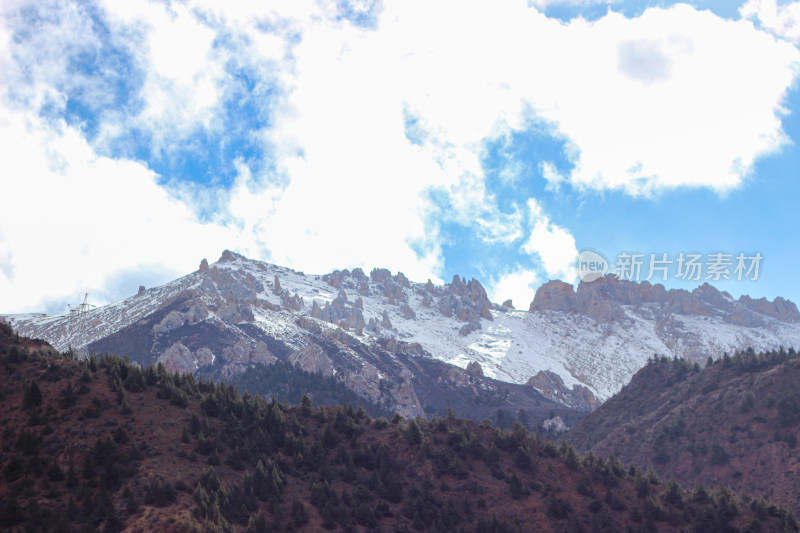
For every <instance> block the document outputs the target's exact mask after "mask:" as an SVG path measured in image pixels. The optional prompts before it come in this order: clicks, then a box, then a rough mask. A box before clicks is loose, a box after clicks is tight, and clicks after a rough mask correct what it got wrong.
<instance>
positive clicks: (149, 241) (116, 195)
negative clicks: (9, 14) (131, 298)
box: [0, 110, 235, 312]
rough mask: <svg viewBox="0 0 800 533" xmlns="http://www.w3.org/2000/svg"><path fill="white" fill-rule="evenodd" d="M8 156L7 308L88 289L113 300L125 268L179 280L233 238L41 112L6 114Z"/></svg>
mask: <svg viewBox="0 0 800 533" xmlns="http://www.w3.org/2000/svg"><path fill="white" fill-rule="evenodd" d="M0 159H2V161H3V175H4V179H3V197H4V202H3V209H2V210H0V228H2V233H0V261H2V263H0V294H2V295H3V304H4V308H5V309H4V311H6V312H8V311H41V310H43V309H45V308H48V305H49V304H51V303H52V302H57V301H65V300H66V301H68V300H69V299H71V298H72V299H75V298H77V295H78V293H80V292H83V291H88V292H91V293H92V294H93V297H94V299H95V303H107V302H108V300H107V299H105V297H106V296H107V295H108V294H112V293H113V294H115V295H116V294H118V291H117V290H116V288H115V287H109V286H108V285H107V284H108V283H109V281H111V280H112V279H113V277H114V275H115V274H116V273H118V272H122V271H126V270H127V271H132V270H136V269H139V270H141V271H143V272H148V271H151V270H158V271H160V272H161V273H162V274H163V273H166V274H167V275H172V276H175V277H177V276H178V275H183V274H186V273H188V272H191V271H192V270H194V269H195V268H196V267H197V263H198V262H199V260H200V259H201V258H202V257H203V255H208V256H209V257H216V256H217V254H219V251H220V250H222V249H224V247H225V246H228V245H229V243H230V242H231V241H232V239H231V237H232V236H231V235H230V234H229V233H228V232H227V231H226V230H224V229H223V228H220V227H216V226H213V225H209V224H201V223H199V222H198V221H197V219H196V217H195V216H194V214H193V213H192V211H191V209H189V208H188V207H187V206H186V205H184V204H182V203H180V202H178V201H176V200H175V199H173V198H171V197H170V196H169V195H168V194H167V192H166V191H165V190H164V189H163V188H161V187H159V186H158V185H157V183H156V176H155V175H154V174H153V172H152V171H150V170H149V169H147V168H146V167H145V166H144V165H142V164H141V163H139V162H135V161H129V160H119V159H111V158H108V157H102V156H98V155H97V154H96V153H95V152H94V151H93V149H92V147H91V146H89V144H88V143H87V142H86V140H85V139H84V138H83V136H82V135H81V132H80V131H79V130H76V129H75V128H72V127H69V126H67V125H65V124H63V123H62V124H60V125H59V127H58V128H57V129H56V130H54V129H52V128H51V124H49V123H43V122H42V121H41V120H40V119H39V117H37V116H36V115H34V114H32V113H29V112H17V111H11V112H10V111H8V110H5V111H3V112H0ZM234 244H235V242H234ZM132 283H137V281H133V280H132ZM50 310H51V311H55V312H60V311H63V309H50Z"/></svg>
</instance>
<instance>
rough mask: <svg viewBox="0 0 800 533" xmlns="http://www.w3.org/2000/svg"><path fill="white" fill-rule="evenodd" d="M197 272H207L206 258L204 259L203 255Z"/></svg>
mask: <svg viewBox="0 0 800 533" xmlns="http://www.w3.org/2000/svg"><path fill="white" fill-rule="evenodd" d="M198 272H200V273H201V274H205V273H206V272H208V259H206V258H205V257H204V258H203V260H202V261H200V268H199V269H198Z"/></svg>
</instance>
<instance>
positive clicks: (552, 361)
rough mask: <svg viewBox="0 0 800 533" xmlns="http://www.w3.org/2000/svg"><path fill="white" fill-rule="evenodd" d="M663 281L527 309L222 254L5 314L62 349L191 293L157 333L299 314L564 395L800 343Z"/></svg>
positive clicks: (459, 289)
mask: <svg viewBox="0 0 800 533" xmlns="http://www.w3.org/2000/svg"><path fill="white" fill-rule="evenodd" d="M584 285H586V286H584ZM659 287H660V286H659V285H656V286H651V285H649V284H646V283H645V284H641V285H639V284H635V283H631V282H623V281H620V280H617V279H616V278H614V277H613V276H608V277H606V278H601V280H598V281H597V282H593V284H581V286H580V287H579V288H578V291H577V293H573V292H572V287H571V286H568V285H566V284H560V282H551V283H550V284H547V285H545V286H544V287H543V288H542V289H540V291H539V292H537V298H536V300H534V303H533V304H532V305H531V309H532V310H531V311H519V310H513V309H509V308H506V307H501V306H498V305H496V304H492V303H490V302H489V301H488V298H487V297H486V293H485V291H484V290H483V287H481V286H480V284H479V283H478V282H476V281H474V280H472V281H470V282H466V280H463V279H460V278H458V276H456V277H454V279H453V281H452V282H451V283H450V284H446V285H444V286H434V285H433V284H432V283H430V282H428V283H414V282H410V281H409V280H407V279H406V278H405V276H403V275H402V274H401V273H397V274H394V275H393V274H391V272H389V271H388V270H385V269H375V270H373V271H372V272H371V273H370V274H369V275H366V274H364V273H363V272H362V271H361V270H360V269H355V270H353V271H352V272H350V271H346V270H345V271H335V272H333V273H331V274H326V275H324V276H321V275H306V274H303V273H301V272H296V271H294V270H291V269H288V268H284V267H280V266H277V265H271V264H268V263H264V262H260V261H254V260H250V259H246V258H244V257H242V256H240V255H238V254H234V253H231V252H228V251H226V252H224V253H223V255H222V257H221V258H220V260H219V261H218V262H217V263H214V264H213V265H211V266H209V265H208V263H206V262H205V260H204V262H203V263H202V264H201V268H200V269H199V270H198V271H197V272H194V273H192V274H189V275H188V276H185V277H183V278H180V279H178V280H175V281H173V282H170V283H167V284H165V285H163V286H161V287H157V288H153V289H149V290H147V291H144V292H143V293H142V294H139V295H137V296H133V297H130V298H127V299H125V300H123V301H120V302H116V303H114V304H110V305H108V306H104V307H101V308H96V309H91V310H89V311H87V312H86V313H85V314H84V315H83V316H81V317H78V316H73V317H72V318H70V317H68V316H46V315H30V314H29V315H10V316H8V317H7V320H9V321H10V322H11V323H12V325H13V326H14V327H15V328H16V329H18V330H19V331H20V332H21V333H22V334H25V335H28V336H36V337H41V338H44V339H45V340H47V341H49V342H50V343H51V344H53V345H54V346H55V347H56V348H58V349H61V350H63V349H66V348H67V347H68V346H73V347H82V346H87V345H89V344H91V343H93V342H95V341H98V340H100V339H103V338H107V337H108V336H109V335H112V334H114V333H115V332H118V331H120V330H122V329H123V328H126V327H130V326H132V325H135V324H136V323H138V322H140V321H142V320H143V319H144V318H145V317H147V316H150V315H152V314H153V313H154V312H156V311H157V310H159V309H163V308H165V306H167V305H168V304H169V303H170V302H172V301H178V300H181V299H182V298H184V299H185V298H188V297H191V298H194V300H192V301H196V302H200V303H199V304H195V305H194V306H193V307H192V309H194V311H192V312H193V313H195V314H197V317H195V318H191V317H189V314H187V313H188V312H187V313H184V314H181V313H177V314H176V312H173V313H172V314H171V315H169V316H167V317H165V318H164V319H163V320H162V321H161V322H160V323H159V324H158V325H157V326H154V331H156V332H158V331H169V330H170V328H172V329H174V328H175V327H179V326H180V325H182V324H184V323H192V321H193V320H194V321H199V320H205V321H214V320H216V321H217V322H219V323H229V324H234V325H235V324H241V323H249V324H252V325H254V326H256V327H257V328H259V329H260V330H261V331H263V332H265V333H266V334H268V335H270V336H271V337H274V338H276V339H280V340H281V341H282V342H283V343H285V344H286V346H288V347H289V348H290V349H292V350H302V349H304V348H305V347H307V346H308V345H309V341H308V331H307V326H305V327H304V326H303V325H302V324H300V322H299V319H300V318H301V317H305V319H306V320H312V321H314V320H315V319H316V320H315V321H316V322H317V323H319V324H321V325H324V327H326V328H328V329H330V328H335V327H337V326H338V327H340V328H342V329H344V330H346V331H349V332H350V333H354V334H355V338H357V339H358V340H359V341H360V342H362V343H364V344H365V345H368V346H376V345H377V344H378V343H380V342H385V340H386V339H387V338H394V339H397V340H398V341H402V342H406V343H418V344H419V345H420V346H421V348H422V349H424V350H425V351H426V352H428V353H429V354H430V356H432V357H434V358H436V359H439V360H441V361H444V362H447V363H451V364H453V365H456V366H458V367H461V368H467V365H468V364H469V363H470V362H472V361H475V362H478V363H479V364H480V365H481V368H482V371H483V373H484V374H485V375H486V376H487V377H491V378H495V379H497V380H501V381H506V382H511V383H518V384H525V383H527V382H528V380H530V379H531V378H532V377H534V376H536V375H537V374H538V373H540V372H543V371H549V372H552V373H553V374H556V375H557V376H559V377H560V378H561V379H562V380H563V385H564V388H565V390H566V391H567V392H569V391H570V390H571V389H572V390H574V389H573V387H580V386H586V387H588V389H589V391H591V392H592V393H593V394H594V395H595V396H596V397H597V398H599V399H601V400H604V399H607V398H608V397H610V396H611V395H613V394H614V393H615V392H616V391H617V390H619V388H620V387H621V386H622V385H624V384H625V383H627V382H628V380H629V379H630V378H631V376H632V375H633V374H634V373H635V372H636V371H637V370H638V369H639V368H641V367H642V366H643V365H644V364H645V362H646V360H647V359H648V357H651V356H653V355H654V354H659V355H668V356H678V357H685V358H689V359H692V360H696V361H700V362H704V361H705V359H706V358H707V357H708V356H709V355H711V356H715V357H718V356H720V355H721V354H722V353H723V352H733V351H735V350H737V349H742V348H746V347H753V348H755V349H757V350H767V349H774V348H778V347H779V346H781V345H783V346H787V347H788V346H795V347H800V316H796V315H797V309H796V307H794V304H791V302H785V301H783V300H780V301H778V299H776V301H775V302H766V301H765V300H751V299H749V298H746V297H743V298H742V299H740V301H739V302H737V301H734V300H733V299H732V298H730V296H728V295H726V293H720V292H718V291H716V289H714V288H713V287H710V286H708V285H704V286H703V287H701V288H698V289H697V290H696V291H693V292H692V293H688V292H687V291H665V290H663V287H660V288H659ZM537 301H538V303H537ZM170 317H171V318H170ZM170 320H172V322H170ZM173 322H174V324H173ZM159 328H160V329H159ZM158 355H159V354H155V356H158ZM353 357H356V358H357V357H358V354H357V351H355V352H354V355H353ZM546 392H552V391H546Z"/></svg>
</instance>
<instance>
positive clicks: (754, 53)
mask: <svg viewBox="0 0 800 533" xmlns="http://www.w3.org/2000/svg"><path fill="white" fill-rule="evenodd" d="M0 16H1V17H2V25H1V26H0V72H2V74H1V75H2V76H3V83H2V85H0V90H1V91H2V94H1V95H0V96H1V99H0V187H1V188H2V190H3V192H4V194H3V197H4V199H5V200H6V201H5V202H3V204H4V208H3V210H2V211H0V311H2V312H28V311H48V312H55V313H58V312H63V311H64V310H65V309H66V304H67V303H75V302H78V301H79V300H80V297H81V295H82V293H83V292H89V293H90V299H91V300H93V301H94V302H95V303H98V304H102V303H108V302H111V301H114V300H117V299H120V298H123V297H126V296H129V295H131V294H135V292H136V290H137V288H138V286H139V285H140V284H143V285H146V286H152V285H155V284H160V283H163V282H166V281H169V280H171V279H174V278H175V277H177V276H180V275H183V274H186V273H188V272H190V271H192V270H194V269H196V268H197V265H198V264H199V262H200V260H201V259H202V258H203V257H207V258H208V259H209V260H215V259H216V258H217V257H218V256H219V254H220V252H221V251H222V250H223V249H225V248H230V249H233V250H237V251H239V252H241V253H243V254H245V255H247V256H249V257H252V258H257V259H263V260H267V261H271V262H275V263H278V264H282V265H286V266H290V267H293V268H296V269H299V270H303V271H306V272H312V273H324V272H327V271H330V270H332V269H334V268H352V267H356V266H360V267H362V268H365V269H366V270H369V269H371V268H373V267H376V266H381V267H387V268H390V269H392V270H394V271H397V270H400V271H403V272H405V273H406V275H408V276H409V277H410V278H411V279H413V280H416V281H425V280H426V279H428V278H433V279H434V280H444V281H449V280H450V279H451V278H452V276H453V275H454V274H459V275H462V276H465V277H467V278H470V277H475V278H478V279H479V280H481V282H482V283H483V284H484V285H485V286H486V287H487V290H488V291H489V293H490V295H491V296H492V297H493V298H494V299H495V300H496V301H502V300H505V299H506V298H513V300H514V303H515V305H516V306H517V307H518V308H527V306H528V304H529V303H530V300H531V298H532V297H533V294H534V290H535V288H536V287H538V286H539V285H541V284H542V283H543V282H545V281H547V280H548V279H555V278H559V279H565V280H567V281H570V282H575V281H577V277H576V271H575V259H576V256H577V254H578V252H579V251H581V250H583V249H593V250H597V251H600V252H601V253H602V254H603V255H605V257H606V258H607V259H609V260H610V261H611V263H612V265H611V266H612V270H613V267H614V263H615V262H616V258H617V255H618V254H620V253H637V252H638V253H641V254H644V256H645V259H646V258H647V257H649V255H650V254H658V255H659V256H660V255H661V254H662V253H666V254H668V258H669V259H671V260H675V259H676V258H677V257H678V255H679V254H680V253H699V254H701V255H702V256H703V258H704V259H706V258H707V256H708V254H713V253H719V252H722V253H727V254H732V255H733V256H734V257H735V256H736V255H737V254H739V253H744V254H746V255H747V256H753V255H755V254H756V253H759V254H761V256H762V257H763V260H762V262H761V263H760V271H759V278H758V280H757V281H753V280H744V281H735V280H734V281H728V282H720V283H716V282H715V283H714V284H715V285H717V286H718V287H720V288H721V289H724V290H727V291H729V292H730V293H731V294H732V295H734V296H739V295H741V294H750V295H752V296H754V297H761V296H766V297H768V298H770V299H771V298H774V297H775V296H779V295H780V296H784V297H788V298H790V299H792V300H793V301H798V300H800V289H798V285H797V283H796V282H795V277H794V275H793V274H794V268H795V265H798V264H800V247H798V246H797V238H798V231H797V230H796V228H797V223H796V222H795V219H796V211H797V209H796V204H797V201H798V199H800V182H798V179H797V178H798V170H800V148H798V141H800V118H798V112H800V89H799V88H798V75H800V50H798V46H799V45H800V2H777V3H776V2H775V1H770V0H760V1H758V0H746V1H745V0H742V1H739V2H735V1H728V0H726V1H702V0H696V1H694V2H669V1H642V0H637V1H629V2H625V1H618V2H614V1H592V0H572V1H570V0H564V1H558V0H531V1H529V2H525V1H503V2H492V3H491V5H490V4H488V3H485V2H466V1H459V2H436V3H430V2H413V1H403V2H379V1H370V0H352V1H346V0H337V1H327V0H308V1H284V0H280V1H270V2H252V3H249V2H239V1H231V2H225V3H219V2H213V1H211V0H197V1H185V2H169V1H164V2H134V1H132V2H125V3H120V2H112V1H110V0H107V1H102V0H100V1H96V2H64V1H59V2H55V1H54V2H46V1H45V2H41V1H39V2H28V1H20V0H12V1H10V2H4V4H3V6H2V8H0ZM9 199H10V200H9ZM675 268H676V267H675V265H673V269H672V270H671V271H670V279H669V280H668V281H667V282H666V283H665V284H666V285H667V286H668V287H675V288H686V289H692V288H694V287H696V286H697V285H699V284H700V283H702V282H704V281H706V275H705V273H704V274H703V276H702V279H700V280H689V281H685V280H680V279H676V278H675V276H674V274H675V273H676V272H675ZM644 270H645V271H646V262H645V266H644ZM731 273H732V267H731ZM644 277H646V276H643V277H642V278H641V279H644ZM659 281H660V280H659Z"/></svg>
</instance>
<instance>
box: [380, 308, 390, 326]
mask: <svg viewBox="0 0 800 533" xmlns="http://www.w3.org/2000/svg"><path fill="white" fill-rule="evenodd" d="M381 327H382V328H385V329H392V321H391V320H389V313H387V312H386V311H384V312H383V318H382V319H381Z"/></svg>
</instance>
